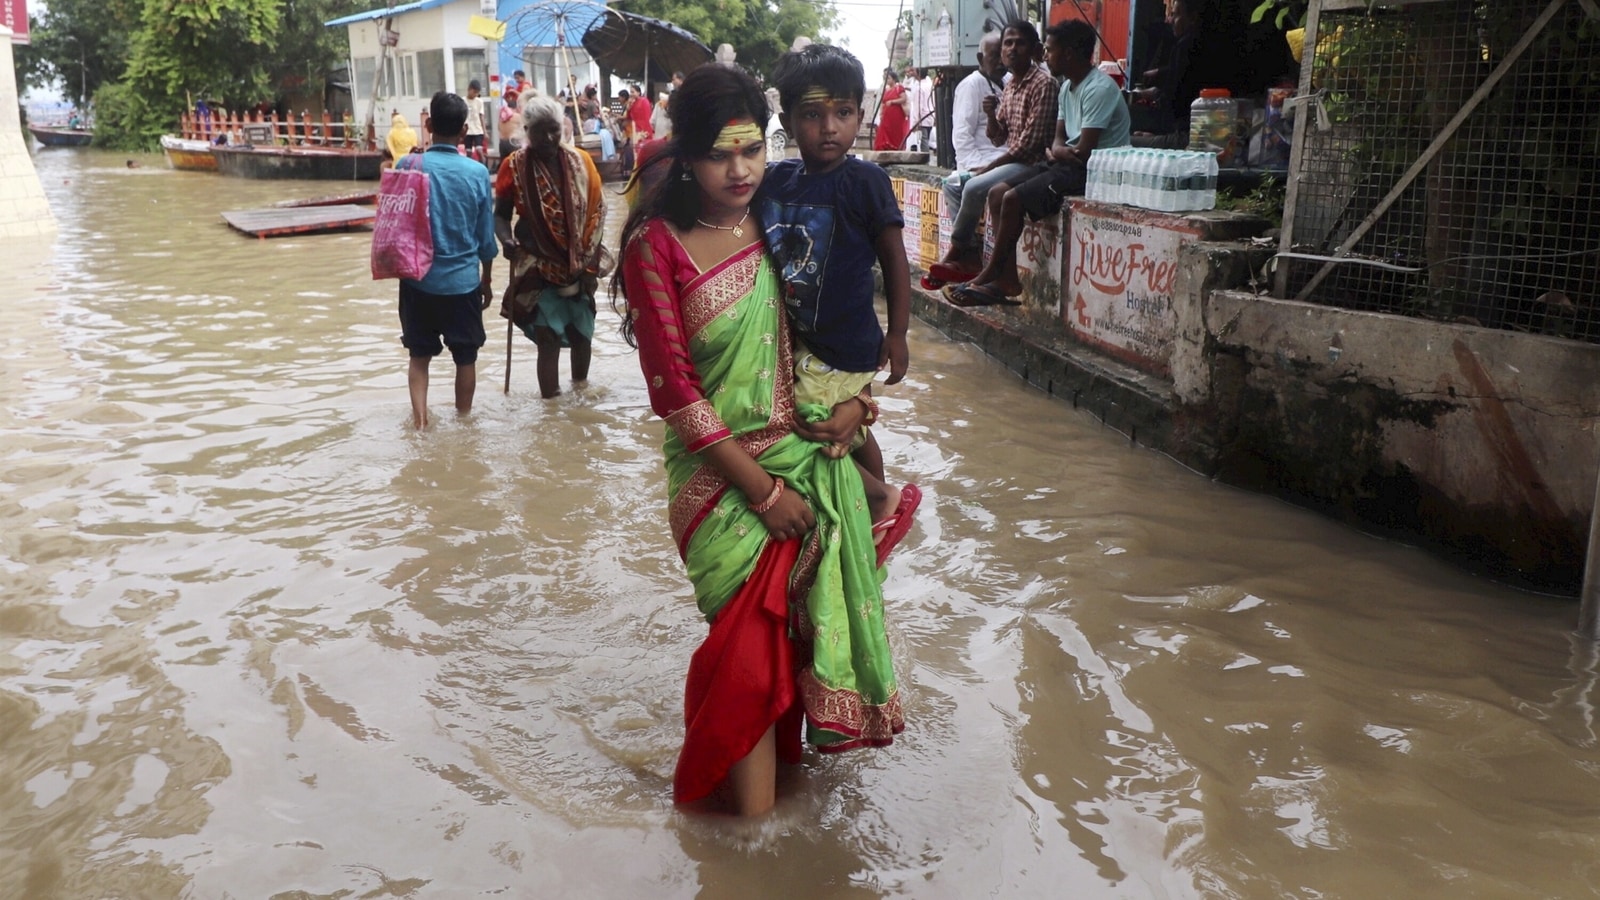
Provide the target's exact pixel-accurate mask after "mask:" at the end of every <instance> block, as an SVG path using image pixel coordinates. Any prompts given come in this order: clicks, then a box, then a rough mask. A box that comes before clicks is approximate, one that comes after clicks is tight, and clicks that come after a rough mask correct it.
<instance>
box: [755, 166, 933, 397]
mask: <svg viewBox="0 0 1600 900" xmlns="http://www.w3.org/2000/svg"><path fill="white" fill-rule="evenodd" d="M758 209H759V211H760V214H761V222H762V225H763V226H764V227H765V228H766V241H767V250H768V252H770V253H771V254H772V257H773V259H774V261H775V262H776V263H777V266H778V275H779V277H780V278H781V279H782V280H783V298H784V307H785V308H786V309H787V310H788V312H789V320H790V321H791V322H793V323H794V326H795V331H796V332H797V333H798V335H799V337H800V339H801V340H803V341H805V343H806V346H807V347H810V348H811V350H812V352H813V353H815V354H816V355H817V356H818V358H820V359H821V360H822V361H823V362H825V363H827V364H828V365H830V366H833V367H834V368H835V369H842V370H844V371H846V372H870V371H872V370H874V369H876V368H877V367H878V352H879V350H880V349H881V348H882V345H883V326H882V325H880V324H879V322H878V313H877V310H876V309H874V307H873V302H872V298H873V293H874V291H873V284H872V264H873V263H875V262H877V260H878V251H877V248H876V241H877V239H878V235H879V234H881V233H882V232H883V230H884V229H885V228H903V227H905V219H904V218H902V217H901V215H900V201H898V200H896V199H895V196H894V187H893V185H891V184H890V183H889V175H888V173H886V172H884V171H883V169H881V168H879V167H878V166H875V165H873V164H871V163H867V162H863V161H861V160H859V159H856V158H855V157H853V156H852V157H849V158H847V159H845V161H844V163H843V164H841V165H840V166H839V167H838V168H836V169H834V170H833V171H831V172H828V173H826V174H823V175H808V174H806V172H805V162H804V161H803V160H799V159H786V160H783V161H782V162H779V163H776V164H775V165H772V166H769V167H767V174H766V178H765V179H763V180H762V182H761V197H760V200H759V206H758Z"/></svg>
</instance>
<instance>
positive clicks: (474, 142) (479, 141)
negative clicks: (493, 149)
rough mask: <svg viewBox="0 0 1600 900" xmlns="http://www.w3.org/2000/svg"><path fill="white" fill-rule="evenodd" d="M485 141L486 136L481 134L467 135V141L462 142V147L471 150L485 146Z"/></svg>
mask: <svg viewBox="0 0 1600 900" xmlns="http://www.w3.org/2000/svg"><path fill="white" fill-rule="evenodd" d="M483 140H484V136H483V135H481V134H469V135H467V137H466V140H464V141H462V142H461V146H463V147H466V148H467V149H468V150H471V149H472V148H473V147H482V146H484V143H483Z"/></svg>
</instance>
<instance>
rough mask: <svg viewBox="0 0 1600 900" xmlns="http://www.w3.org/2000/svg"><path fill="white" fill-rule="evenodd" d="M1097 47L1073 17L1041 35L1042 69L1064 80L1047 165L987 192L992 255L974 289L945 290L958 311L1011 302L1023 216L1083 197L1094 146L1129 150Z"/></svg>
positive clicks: (1116, 93) (1126, 124)
mask: <svg viewBox="0 0 1600 900" xmlns="http://www.w3.org/2000/svg"><path fill="white" fill-rule="evenodd" d="M1094 45H1095V33H1094V29H1093V28H1091V27H1089V25H1088V24H1086V23H1084V22H1082V21H1079V20H1076V19H1074V20H1071V21H1067V22H1061V23H1059V24H1056V25H1052V26H1050V30H1049V31H1048V32H1046V34H1045V42H1044V59H1045V64H1046V65H1048V66H1049V67H1050V74H1052V75H1057V76H1060V77H1062V78H1063V79H1064V80H1063V81H1062V83H1061V91H1060V94H1059V95H1058V105H1059V110H1058V116H1057V118H1056V136H1055V140H1054V141H1053V142H1052V143H1051V145H1050V150H1049V152H1048V154H1047V156H1048V158H1049V162H1048V163H1046V164H1045V165H1043V166H1039V167H1038V168H1036V169H1034V170H1033V174H1032V175H1031V177H1029V178H1028V179H1027V180H1025V181H1020V182H1017V181H1013V182H1012V184H1014V185H1015V186H1014V187H1013V186H1011V185H1007V184H997V185H994V186H993V187H991V188H990V190H989V209H990V212H991V219H992V221H993V222H994V223H996V224H995V235H994V255H993V256H991V257H990V258H989V263H988V265H986V266H984V267H983V270H982V271H981V272H979V273H978V274H977V276H976V277H975V278H973V279H972V281H971V283H969V284H952V285H949V286H947V287H946V288H945V289H944V294H945V297H946V299H948V300H949V301H950V302H951V303H953V304H955V305H956V306H984V305H987V304H992V303H1012V304H1014V303H1016V302H1017V301H1015V300H1013V299H1012V298H1013V297H1015V296H1016V295H1018V294H1020V293H1022V282H1021V280H1020V279H1019V278H1018V276H1017V240H1018V239H1019V238H1020V237H1021V236H1022V216H1023V214H1024V213H1026V214H1027V216H1028V218H1030V219H1033V220H1035V221H1037V220H1039V219H1043V218H1046V217H1049V216H1053V215H1055V214H1056V213H1058V212H1060V211H1061V205H1062V204H1063V203H1064V202H1065V201H1066V198H1067V197H1081V196H1083V189H1084V186H1085V185H1086V184H1087V182H1088V175H1089V170H1088V165H1089V156H1090V154H1092V153H1093V152H1094V151H1095V150H1096V149H1097V148H1110V147H1126V146H1128V144H1129V141H1130V138H1131V133H1132V128H1131V126H1132V120H1131V118H1130V117H1129V115H1128V107H1127V104H1125V103H1124V102H1123V100H1122V90H1121V88H1118V87H1117V83H1116V82H1115V81H1112V80H1111V78H1110V77H1109V76H1107V75H1106V74H1105V73H1104V72H1101V71H1100V70H1099V69H1096V68H1095V65H1094ZM964 199H965V198H963V200H964Z"/></svg>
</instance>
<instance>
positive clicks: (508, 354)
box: [505, 319, 512, 394]
mask: <svg viewBox="0 0 1600 900" xmlns="http://www.w3.org/2000/svg"><path fill="white" fill-rule="evenodd" d="M511 325H512V322H511V320H510V319H506V387H505V392H506V393H508V394H509V393H511Z"/></svg>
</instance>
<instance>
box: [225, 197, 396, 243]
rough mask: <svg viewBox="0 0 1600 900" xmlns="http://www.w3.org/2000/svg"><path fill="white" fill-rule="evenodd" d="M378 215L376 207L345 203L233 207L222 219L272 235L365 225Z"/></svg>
mask: <svg viewBox="0 0 1600 900" xmlns="http://www.w3.org/2000/svg"><path fill="white" fill-rule="evenodd" d="M377 215H378V213H377V210H375V209H371V208H368V207H365V206H356V205H355V204H353V203H346V204H342V205H337V206H297V207H290V208H287V209H285V208H281V207H278V208H269V209H234V210H229V211H227V212H225V213H223V214H222V220H223V221H224V222H227V223H228V224H229V225H231V226H233V227H234V228H236V229H238V230H239V231H242V232H244V233H245V234H249V235H254V236H256V237H259V238H269V237H284V236H287V235H294V234H320V233H323V232H327V231H348V230H349V229H352V228H365V227H368V226H370V225H371V224H372V223H373V220H374V219H376V218H377Z"/></svg>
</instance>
